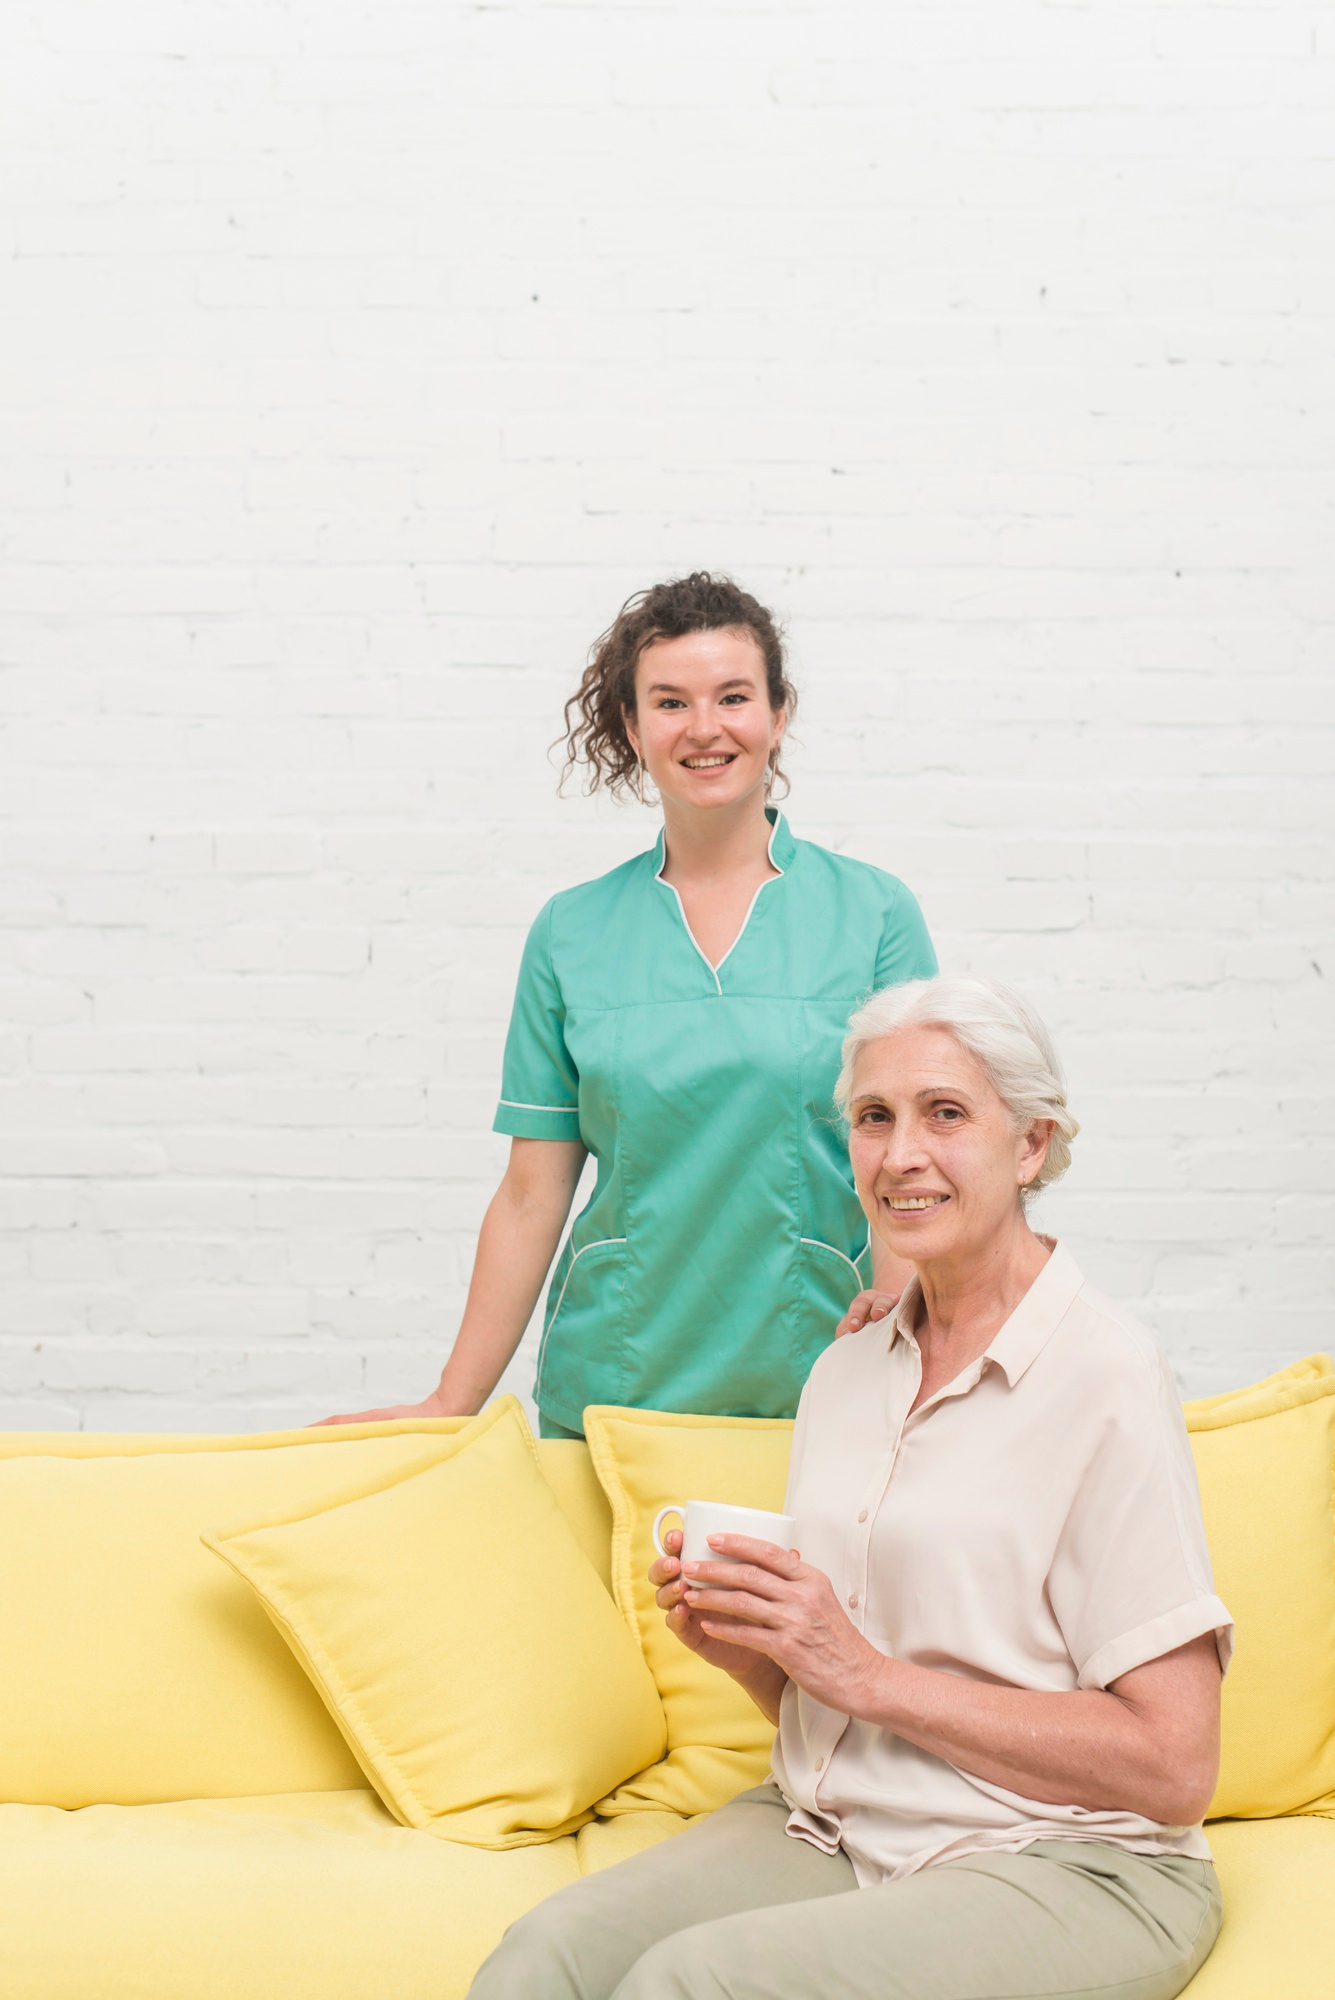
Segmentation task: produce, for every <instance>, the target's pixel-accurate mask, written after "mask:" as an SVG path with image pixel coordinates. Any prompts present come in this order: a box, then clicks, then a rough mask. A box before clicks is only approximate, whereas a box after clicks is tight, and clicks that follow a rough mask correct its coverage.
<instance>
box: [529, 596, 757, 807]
mask: <svg viewBox="0 0 1335 2000" xmlns="http://www.w3.org/2000/svg"><path fill="white" fill-rule="evenodd" d="M734 630H735V631H739V632H741V631H745V632H749V633H750V634H751V636H752V637H753V638H754V640H755V642H756V644H757V645H758V646H759V648H760V651H761V653H762V655H763V657H764V661H765V684H766V690H767V692H768V695H769V704H770V708H771V709H772V710H773V711H774V712H775V713H777V712H778V711H779V709H785V710H786V711H787V713H788V717H789V719H790V720H791V719H792V715H793V712H794V710H795V709H796V707H797V690H796V688H795V687H794V686H793V684H792V682H791V681H790V680H789V678H788V675H787V673H786V671H785V661H784V650H783V639H782V637H781V636H780V633H779V628H778V625H777V623H776V621H775V619H774V615H773V613H772V612H770V611H767V610H766V609H765V606H764V605H763V604H761V603H760V602H759V601H758V599H756V598H754V597H752V596H751V594H750V592H749V591H746V590H743V589H742V588H741V587H740V585H738V584H736V583H734V582H733V580H732V578H731V577H730V576H716V575H713V574H712V573H711V572H710V571H709V570H706V569H698V570H693V571H692V573H691V574H690V576H680V577H676V578H674V579H673V580H672V582H670V583H656V584H654V585H653V586H652V587H651V588H650V589H648V590H640V591H637V592H636V593H635V595H634V596H633V597H628V598H627V599H626V602H625V603H624V604H623V605H622V607H621V609H620V611H618V613H617V615H616V617H615V619H614V620H613V622H612V624H611V625H609V627H608V628H607V630H606V632H604V633H603V635H602V637H601V638H600V639H598V640H596V641H595V642H594V645H593V648H592V650H591V652H590V655H589V664H588V666H587V667H586V668H585V669H584V678H583V680H582V681H581V682H580V684H579V686H578V688H577V689H576V690H575V692H574V694H572V695H571V697H570V699H569V701H568V702H567V703H566V708H565V716H566V761H565V769H564V770H563V771H562V773H561V783H562V784H563V785H564V784H565V782H566V779H567V778H568V777H569V776H570V774H571V772H572V771H573V770H574V768H575V766H576V764H585V765H587V767H588V779H587V781H586V784H585V790H586V791H587V792H596V791H597V790H598V788H599V786H600V785H606V787H607V789H608V791H609V792H611V793H612V794H613V796H614V797H615V796H617V795H620V794H624V793H626V792H633V791H634V790H635V789H636V786H637V780H638V777H639V759H638V758H637V757H636V755H635V752H634V750H633V748H632V747H631V741H630V737H629V736H628V735H627V733H626V716H627V714H628V713H629V714H631V715H633V714H634V713H635V666H636V662H637V661H638V659H639V657H640V654H641V653H642V652H643V651H644V649H645V647H646V646H648V645H651V644H652V643H653V641H654V640H656V639H680V638H682V637H683V636H684V634H685V633H687V632H717V631H734ZM558 741H559V739H558ZM773 769H774V775H775V777H776V778H783V782H784V784H785V785H786V784H787V783H788V780H787V777H786V776H785V775H784V773H783V771H782V770H781V769H780V766H779V762H778V756H777V753H776V755H775V759H774V766H773Z"/></svg>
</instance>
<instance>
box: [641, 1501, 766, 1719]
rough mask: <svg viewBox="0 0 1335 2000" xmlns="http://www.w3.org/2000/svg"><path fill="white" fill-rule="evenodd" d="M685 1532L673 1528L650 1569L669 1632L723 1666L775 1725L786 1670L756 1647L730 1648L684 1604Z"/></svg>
mask: <svg viewBox="0 0 1335 2000" xmlns="http://www.w3.org/2000/svg"><path fill="white" fill-rule="evenodd" d="M681 1539H682V1537H681V1529H680V1528H672V1529H670V1530H669V1531H668V1533H667V1534H666V1535H664V1537H663V1541H664V1544H665V1545H666V1548H667V1551H668V1553H667V1554H666V1555H665V1556H661V1557H660V1558H659V1560H658V1561H657V1562H656V1563H654V1564H653V1565H652V1566H651V1568H650V1570H649V1581H650V1583H651V1584H652V1585H653V1586H654V1590H655V1593H656V1596H655V1602H656V1603H657V1605H658V1607H659V1609H660V1610H661V1611H665V1612H666V1613H667V1626H668V1630H669V1631H671V1632H673V1633H675V1634H676V1636H677V1638H678V1639H680V1640H681V1643H682V1645H683V1646H689V1647H690V1649H691V1651H692V1652H693V1653H698V1654H699V1656H700V1658H701V1659H702V1660H707V1661H708V1662H709V1664H710V1666H711V1667H721V1668H722V1670H723V1672H724V1673H725V1674H731V1675H732V1678H733V1679H734V1680H735V1681H736V1682H738V1684H739V1685H740V1686H742V1687H744V1688H745V1689H746V1691H747V1693H748V1694H749V1695H750V1697H751V1699H752V1701H753V1702H754V1703H755V1705H756V1707H757V1708H758V1709H759V1710H760V1711H761V1713H762V1714H763V1715H766V1716H768V1717H769V1719H770V1721H771V1722H774V1723H777V1722H778V1719H779V1699H780V1697H781V1695H782V1694H783V1690H784V1684H785V1682H786V1681H787V1679H788V1676H787V1674H785V1673H784V1671H783V1669H782V1667H779V1666H776V1665H775V1663H774V1661H773V1660H771V1659H768V1658H767V1657H766V1656H765V1655H764V1654H763V1653H757V1652H756V1651H755V1649H754V1647H752V1646H733V1645H729V1643H728V1641H727V1640H726V1639H723V1638H720V1637H718V1636H716V1635H713V1634H710V1633H708V1632H706V1631H705V1629H704V1626H703V1624H702V1623H701V1619H700V1615H699V1613H698V1612H696V1611H694V1610H692V1609H691V1608H690V1606H689V1605H687V1604H685V1603H684V1602H683V1598H684V1596H685V1592H686V1585H685V1583H684V1582H683V1581H682V1574H681V1560H680V1558H681Z"/></svg>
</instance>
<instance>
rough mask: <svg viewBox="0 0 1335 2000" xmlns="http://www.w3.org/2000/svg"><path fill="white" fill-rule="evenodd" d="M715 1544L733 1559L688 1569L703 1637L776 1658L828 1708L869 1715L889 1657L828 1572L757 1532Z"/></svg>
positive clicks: (689, 1598) (688, 1599) (688, 1597)
mask: <svg viewBox="0 0 1335 2000" xmlns="http://www.w3.org/2000/svg"><path fill="white" fill-rule="evenodd" d="M709 1546H710V1548H711V1549H717V1550H718V1553H719V1556H720V1557H721V1558H726V1560H721V1561H719V1562H693V1563H687V1564H686V1565H685V1580H686V1588H685V1591H684V1601H685V1604H686V1605H687V1607H688V1608H689V1615H690V1616H691V1617H692V1618H693V1619H695V1620H696V1621H697V1623H698V1626H699V1630H700V1632H701V1634H702V1635H703V1636H704V1637H705V1638H706V1639H708V1640H709V1641H710V1642H711V1643H713V1644H717V1645H724V1644H726V1645H727V1647H728V1650H729V1652H734V1651H740V1650H745V1649H750V1650H752V1651H753V1652H756V1653H760V1654H762V1655H764V1656H765V1657H767V1658H768V1659H771V1660H773V1662H774V1663H775V1665H776V1666H778V1667H780V1668H782V1670H783V1672H784V1673H785V1674H786V1676H787V1677H788V1679H789V1680H790V1681H795V1682H796V1684H797V1686H798V1687H800V1688H805V1690H806V1692H807V1693H808V1694H809V1695H812V1696H814V1697H815V1699H816V1700H817V1701H820V1702H823V1703H824V1704H825V1706H826V1707H827V1708H833V1709H836V1710H838V1711H839V1712H841V1713H842V1714H845V1715H851V1714H856V1713H858V1712H859V1711H860V1710H864V1711H865V1708H866V1706H867V1703H868V1698H869V1695H870V1691H871V1689H872V1688H873V1687H874V1685H875V1684H876V1682H877V1681H878V1679H879V1678H880V1676H881V1675H882V1674H883V1673H884V1670H885V1667H886V1664H887V1662H886V1658H885V1655H884V1654H883V1653H878V1652H877V1650H876V1648H875V1646H873V1645H872V1643H871V1641H870V1640H869V1639H864V1638H863V1636H862V1634H861V1632H859V1631H858V1629H857V1627H856V1625H854V1623H853V1621H852V1619H851V1618H850V1617H849V1616H848V1613H847V1612H846V1611H845V1610H844V1607H843V1606H842V1605H841V1604H840V1602H839V1600H838V1598H837V1597H836V1596H835V1594H834V1586H833V1584H832V1583H831V1582H830V1579H829V1577H828V1576H826V1574H825V1572H824V1570H819V1569H813V1568H812V1566H811V1564H810V1563H804V1562H803V1561H802V1558H801V1557H800V1555H798V1554H796V1552H795V1551H793V1550H792V1549H781V1548H779V1547H778V1546H777V1545H776V1544H775V1543H773V1542H757V1541H753V1540H752V1539H751V1537H750V1536H749V1535H711V1536H710V1537H709Z"/></svg>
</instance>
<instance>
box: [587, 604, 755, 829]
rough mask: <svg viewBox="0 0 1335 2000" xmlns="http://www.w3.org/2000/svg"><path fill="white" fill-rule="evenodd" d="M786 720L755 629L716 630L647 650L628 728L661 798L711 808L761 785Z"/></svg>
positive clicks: (665, 641)
mask: <svg viewBox="0 0 1335 2000" xmlns="http://www.w3.org/2000/svg"><path fill="white" fill-rule="evenodd" d="M785 719H786V718H785V714H784V711H783V710H779V711H778V712H777V713H776V712H775V711H774V710H773V709H771V707H770V705H769V695H768V690H767V686H766V678H765V659H764V655H763V654H762V652H761V650H760V647H759V646H758V645H757V644H756V641H755V639H754V637H753V636H752V634H751V633H750V632H743V631H735V630H732V629H730V628H721V629H718V630H714V631H706V632H688V633H685V634H684V635H683V636H682V637H681V638H679V639H659V640H656V641H655V642H654V644H653V645H650V646H646V647H645V649H644V651H643V652H642V653H641V655H640V658H639V661H638V663H637V666H636V670H635V713H634V715H630V714H627V716H626V729H627V734H628V735H629V736H630V739H631V741H632V743H633V744H634V746H635V749H636V752H637V754H638V755H639V757H640V759H641V761H642V763H643V765H644V769H645V772H646V774H647V776H648V778H649V780H650V782H651V783H652V784H654V785H656V786H657V788H658V790H659V792H660V793H661V794H662V796H663V797H664V798H665V799H672V800H674V801H676V802H677V803H678V804H680V805H686V806H696V807H699V806H705V807H716V806H731V805H737V804H740V802H741V801H742V800H744V799H747V798H749V797H752V796H753V795H754V794H755V793H756V792H757V791H759V790H761V789H763V787H764V785H765V782H766V778H767V776H768V773H769V764H770V756H771V753H772V752H773V751H774V750H775V749H777V747H778V744H779V741H780V738H781V737H782V735H783V727H784V722H785Z"/></svg>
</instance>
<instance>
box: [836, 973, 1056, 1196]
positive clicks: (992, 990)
mask: <svg viewBox="0 0 1335 2000" xmlns="http://www.w3.org/2000/svg"><path fill="white" fill-rule="evenodd" d="M899 1028H944V1029H945V1030H946V1031H947V1033H949V1034H952V1035H953V1036H954V1037H955V1040H956V1041H957V1042H958V1043H959V1045H960V1047H961V1048H962V1049H965V1050H967V1052H968V1053H969V1054H970V1055H971V1056H972V1057H973V1058H974V1061H975V1062H976V1063H977V1064H978V1066H979V1068H980V1069H981V1070H982V1072H983V1074H984V1075H985V1076H986V1078H987V1080H988V1082H989V1083H990V1084H991V1085H992V1088H993V1089H994V1090H995V1091H996V1093H997V1096H998V1097H999V1098H1000V1099H1001V1101H1002V1103H1003V1104H1004V1105H1005V1106H1006V1109H1007V1110H1008V1111H1009V1113H1010V1115H1011V1118H1012V1120H1013V1122H1014V1125H1015V1129H1016V1131H1017V1132H1023V1131H1026V1130H1027V1129H1028V1127H1029V1126H1030V1125H1031V1124H1032V1123H1033V1121H1034V1120H1035V1119H1036V1118H1050V1119H1051V1120H1052V1123H1053V1127H1054V1130H1053V1134H1052V1143H1051V1145H1050V1146H1049V1147H1048V1156H1047V1158H1046V1159H1045V1160H1044V1162H1043V1167H1042V1171H1041V1172H1039V1173H1037V1174H1036V1175H1035V1176H1034V1179H1033V1181H1032V1183H1031V1184H1030V1186H1029V1187H1028V1188H1026V1189H1025V1194H1026V1195H1033V1194H1037V1193H1038V1191H1039V1189H1040V1188H1044V1187H1047V1186H1048V1185H1049V1184H1050V1183H1051V1182H1052V1181H1055V1180H1059V1179H1060V1178H1061V1176H1062V1175H1063V1174H1064V1173H1065V1172H1066V1169H1067V1168H1068V1167H1069V1166H1070V1164H1071V1141H1072V1139H1074V1137H1075V1135H1076V1133H1077V1132H1078V1131H1079V1130H1080V1126H1079V1123H1078V1122H1077V1120H1076V1119H1074V1118H1073V1117H1072V1116H1071V1113H1070V1111H1069V1110H1068V1109H1067V1104H1066V1079H1065V1078H1064V1077H1063V1075H1062V1068H1061V1064H1060V1062H1059V1061H1058V1060H1057V1051H1056V1049H1055V1047H1054V1046H1053V1041H1052V1037H1051V1035H1050V1034H1049V1033H1048V1031H1047V1029H1046V1028H1045V1027H1044V1025H1043V1023H1042V1021H1041V1020H1040V1019H1039V1017H1038V1015H1037V1014H1036V1013H1035V1012H1034V1010H1033V1008H1032V1007H1031V1006H1030V1005H1029V1003H1028V1002H1027V1001H1026V1000H1022V999H1021V998H1020V996H1019V994H1018V993H1013V992H1012V991H1011V989H1010V987H1009V986H1003V985H1002V984H1001V982H1000V980H995V979H911V980H909V981H908V982H907V983H906V984H905V985H903V986H886V987H884V988H882V990H881V991H880V992H879V993H873V994H872V996H871V998H870V1000H867V1001H864V1003H863V1005H862V1006H861V1007H859V1008H858V1010H857V1012H856V1014H854V1015H853V1017H852V1019H851V1020H850V1021H849V1024H848V1033H847V1034H846V1035H845V1037H844V1048H843V1067H842V1068H841V1069H840V1071H839V1081H838V1083H836V1085H835V1087H834V1101H835V1103H836V1104H837V1105H838V1107H839V1111H840V1114H841V1116H843V1117H844V1118H847V1116H848V1106H849V1101H850V1099H851V1097H852V1094H853V1068H854V1065H855V1063H856V1062H857V1059H858V1057H859V1055H860V1054H861V1053H862V1051H863V1049H865V1048H866V1047H867V1045H868V1043H869V1042H878V1041H880V1039H881V1038H882V1036H883V1035H893V1034H894V1033H895V1032H896V1030H897V1029H899Z"/></svg>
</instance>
